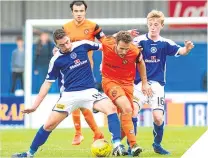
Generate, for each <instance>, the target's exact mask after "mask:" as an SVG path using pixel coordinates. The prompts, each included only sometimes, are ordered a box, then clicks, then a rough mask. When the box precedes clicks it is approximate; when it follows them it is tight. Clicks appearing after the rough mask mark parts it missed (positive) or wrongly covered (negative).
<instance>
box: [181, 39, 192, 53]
mask: <svg viewBox="0 0 208 158" xmlns="http://www.w3.org/2000/svg"><path fill="white" fill-rule="evenodd" d="M184 45H185V46H184V47H181V48H180V50H179V54H180V55H187V54H189V52H190V51H191V50H192V49H193V48H194V44H193V42H192V41H185V42H184Z"/></svg>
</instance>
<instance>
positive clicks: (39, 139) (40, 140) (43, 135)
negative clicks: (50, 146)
mask: <svg viewBox="0 0 208 158" xmlns="http://www.w3.org/2000/svg"><path fill="white" fill-rule="evenodd" d="M50 133H51V131H50V132H48V131H46V130H44V129H43V126H42V127H40V129H39V130H38V132H37V134H36V136H35V138H34V139H33V142H32V145H31V146H30V151H29V152H30V154H32V155H34V154H35V152H36V151H37V150H38V148H39V147H40V146H41V145H43V144H44V143H45V142H46V140H47V139H48V136H49V135H50Z"/></svg>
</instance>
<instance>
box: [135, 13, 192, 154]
mask: <svg viewBox="0 0 208 158" xmlns="http://www.w3.org/2000/svg"><path fill="white" fill-rule="evenodd" d="M147 26H148V33H147V34H144V35H141V36H138V37H135V38H134V43H135V44H136V45H137V46H141V47H142V48H143V51H142V55H143V59H144V61H145V65H146V69H147V79H148V82H149V84H150V85H151V88H152V91H153V96H152V97H147V96H146V95H144V94H143V93H142V91H141V78H140V76H139V73H138V70H137V75H136V79H135V87H134V104H135V105H134V107H135V108H134V116H133V118H132V120H133V124H134V125H135V132H136V127H137V117H136V116H137V114H138V111H139V110H140V108H142V106H143V105H144V104H149V105H150V106H151V108H152V115H153V120H154V122H153V125H154V129H153V135H154V142H153V144H152V146H153V149H154V151H155V152H156V153H159V154H162V155H168V154H170V152H168V151H167V150H165V149H163V147H162V146H161V142H162V138H163V132H164V120H163V116H164V104H165V95H164V86H165V74H166V56H175V57H178V56H180V55H187V54H188V53H189V52H190V50H191V49H192V48H193V47H194V45H193V43H192V42H191V41H185V46H184V47H181V46H179V45H177V44H176V43H175V42H173V41H172V40H170V39H166V38H163V37H161V36H160V31H161V29H162V28H163V26H164V14H163V13H162V12H161V11H157V10H152V11H151V12H150V13H149V14H148V16H147ZM138 105H139V106H138Z"/></svg>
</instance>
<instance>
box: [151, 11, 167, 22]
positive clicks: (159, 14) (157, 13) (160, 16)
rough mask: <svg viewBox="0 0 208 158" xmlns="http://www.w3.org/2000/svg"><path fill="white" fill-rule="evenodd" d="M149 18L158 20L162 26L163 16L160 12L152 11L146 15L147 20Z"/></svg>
mask: <svg viewBox="0 0 208 158" xmlns="http://www.w3.org/2000/svg"><path fill="white" fill-rule="evenodd" d="M150 18H160V20H161V24H164V20H165V15H164V14H163V12H161V11H158V10H152V11H151V12H149V13H148V15H147V20H149V19H150Z"/></svg>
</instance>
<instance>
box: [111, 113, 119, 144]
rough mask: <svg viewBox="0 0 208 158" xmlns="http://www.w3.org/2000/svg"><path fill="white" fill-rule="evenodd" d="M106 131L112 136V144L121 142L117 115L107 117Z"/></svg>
mask: <svg viewBox="0 0 208 158" xmlns="http://www.w3.org/2000/svg"><path fill="white" fill-rule="evenodd" d="M108 129H109V131H110V133H111V134H112V136H113V138H112V141H113V143H114V142H116V141H121V125H120V121H119V119H118V115H117V113H113V114H110V115H108Z"/></svg>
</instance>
